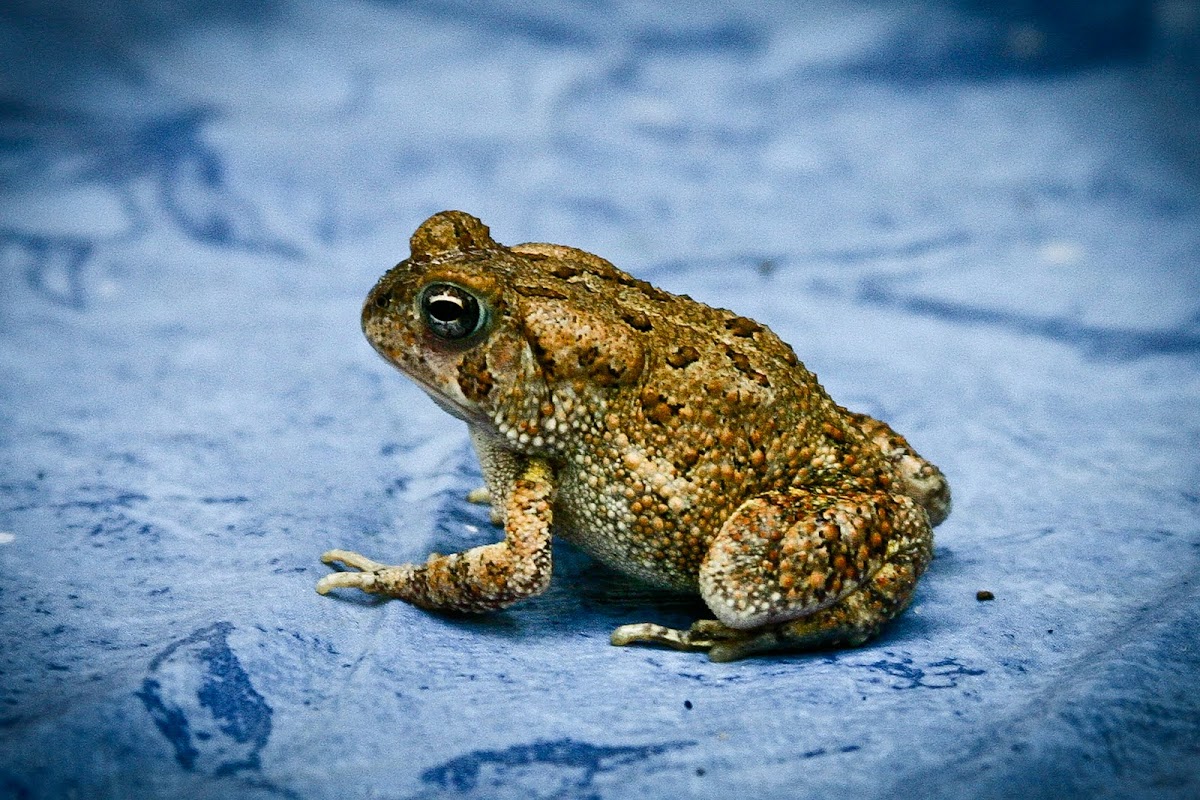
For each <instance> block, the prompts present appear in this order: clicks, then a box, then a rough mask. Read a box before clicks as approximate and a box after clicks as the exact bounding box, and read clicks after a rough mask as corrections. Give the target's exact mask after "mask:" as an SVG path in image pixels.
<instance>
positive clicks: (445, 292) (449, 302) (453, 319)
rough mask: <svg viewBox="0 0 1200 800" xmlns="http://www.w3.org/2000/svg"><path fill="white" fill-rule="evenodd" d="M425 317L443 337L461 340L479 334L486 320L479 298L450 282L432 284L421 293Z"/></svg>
mask: <svg viewBox="0 0 1200 800" xmlns="http://www.w3.org/2000/svg"><path fill="white" fill-rule="evenodd" d="M421 317H422V318H423V319H424V320H425V324H426V325H428V326H429V330H430V332H432V333H433V335H434V336H436V337H438V338H439V339H447V340H451V341H457V340H461V339H466V338H467V337H469V336H471V335H472V334H474V333H477V332H478V331H479V330H480V329H481V328H482V327H483V324H484V322H485V321H486V320H485V315H484V312H483V307H482V306H481V305H480V303H479V300H478V298H476V297H475V295H473V294H471V293H470V292H468V291H467V290H466V289H462V288H460V287H458V286H454V285H453V284H449V283H431V284H430V285H429V286H426V287H425V290H424V291H423V292H421Z"/></svg>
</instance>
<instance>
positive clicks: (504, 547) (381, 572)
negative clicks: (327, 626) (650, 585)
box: [317, 459, 554, 611]
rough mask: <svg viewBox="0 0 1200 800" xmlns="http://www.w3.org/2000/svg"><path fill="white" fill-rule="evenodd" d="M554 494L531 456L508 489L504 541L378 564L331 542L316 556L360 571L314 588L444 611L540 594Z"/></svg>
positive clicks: (546, 579)
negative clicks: (394, 599)
mask: <svg viewBox="0 0 1200 800" xmlns="http://www.w3.org/2000/svg"><path fill="white" fill-rule="evenodd" d="M553 498H554V483H553V478H552V475H551V472H550V468H549V466H548V465H547V464H546V462H544V461H542V460H540V459H534V460H531V461H530V462H529V464H528V465H526V467H525V469H524V470H523V471H522V472H521V474H520V477H518V478H517V480H516V482H515V483H514V485H513V489H512V492H511V493H509V496H508V503H507V506H506V515H505V517H506V522H505V526H504V541H502V542H497V543H496V544H488V545H483V546H481V547H472V548H471V549H470V550H465V551H463V552H461V553H453V554H451V555H448V556H441V555H436V554H435V555H432V556H430V557H429V560H428V561H426V562H425V563H424V564H419V565H418V564H401V565H398V566H385V565H383V564H379V563H377V562H375V561H372V560H370V559H368V558H365V557H363V556H360V555H358V554H357V553H350V552H347V551H345V550H330V551H329V552H328V553H325V554H324V555H323V556H321V560H322V561H324V562H325V563H326V564H332V563H342V564H345V565H346V566H348V567H353V568H354V569H357V570H359V571H358V572H335V573H333V574H332V575H326V576H325V577H324V578H322V579H321V580H320V581H319V582H318V583H317V592H319V593H320V594H327V593H329V591H330V590H332V589H335V588H355V589H361V590H362V591H364V592H370V593H372V594H382V595H387V596H389V597H398V598H400V599H401V600H406V601H408V602H409V603H412V604H413V605H417V606H420V607H422V608H431V609H437V610H445V611H493V610H495V609H498V608H504V607H505V606H509V605H512V604H513V603H515V602H517V601H518V600H523V599H525V598H526V597H533V596H534V595H537V594H541V593H542V592H543V591H545V590H546V587H547V586H549V585H550V569H551V559H550V522H551V515H552V506H553Z"/></svg>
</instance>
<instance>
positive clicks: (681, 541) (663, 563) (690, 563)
mask: <svg viewBox="0 0 1200 800" xmlns="http://www.w3.org/2000/svg"><path fill="white" fill-rule="evenodd" d="M554 533H555V534H556V535H558V536H561V537H562V538H563V539H565V540H567V541H568V542H570V543H571V544H573V545H575V546H577V547H579V548H580V549H581V550H583V551H584V552H586V553H587V554H588V555H590V556H592V558H595V559H596V560H597V561H601V562H603V563H604V564H606V565H608V566H609V567H612V568H613V569H615V570H617V571H618V572H621V573H624V574H625V575H628V576H630V577H632V578H636V579H637V580H639V581H642V582H643V583H646V584H648V585H650V586H655V587H658V588H663V589H674V590H677V591H685V592H697V591H698V582H697V581H698V575H699V571H700V562H701V561H703V560H704V554H705V553H706V552H707V551H708V541H709V540H710V539H711V537H703V536H700V535H699V534H698V533H697V532H696V531H695V530H693V531H691V532H690V533H691V535H690V536H684V535H680V536H676V535H674V534H673V533H672V532H670V531H669V530H667V528H666V526H664V527H663V530H661V531H658V530H655V523H654V521H653V519H652V518H647V517H645V516H641V517H639V516H638V515H635V514H634V513H633V512H632V511H630V510H629V508H628V507H627V503H626V502H625V501H624V498H621V503H619V504H617V503H609V504H600V503H595V502H586V503H571V502H569V501H566V502H564V498H563V497H562V495H560V496H559V501H558V502H557V503H556V504H555V513H554Z"/></svg>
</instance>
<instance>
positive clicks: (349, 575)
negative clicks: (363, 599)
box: [317, 550, 415, 594]
mask: <svg viewBox="0 0 1200 800" xmlns="http://www.w3.org/2000/svg"><path fill="white" fill-rule="evenodd" d="M321 561H322V562H324V563H326V564H343V565H345V566H347V567H350V568H352V569H356V570H359V571H358V572H334V573H332V574H329V575H326V576H325V577H324V578H321V580H319V581H317V594H329V592H330V591H332V590H334V589H361V590H362V591H364V592H370V593H372V594H383V593H387V592H388V591H389V587H394V586H396V585H397V584H400V583H404V582H407V581H409V580H411V579H412V573H413V571H414V570H415V567H414V566H413V565H412V564H402V565H400V566H395V567H392V566H388V565H387V564H380V563H379V562H378V561H372V560H371V559H369V558H367V557H366V556H364V555H359V554H358V553H352V552H350V551H349V550H330V551H329V552H327V553H325V554H323V555H322V556H321Z"/></svg>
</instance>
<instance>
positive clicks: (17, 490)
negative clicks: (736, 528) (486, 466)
mask: <svg viewBox="0 0 1200 800" xmlns="http://www.w3.org/2000/svg"><path fill="white" fill-rule="evenodd" d="M95 5H96V6H97V7H94V8H93V7H87V6H84V5H83V4H82V3H74V4H73V3H47V2H34V0H20V1H18V2H11V3H7V4H5V6H4V7H3V8H2V9H0V58H2V59H3V61H2V68H0V797H4V798H9V797H12V798H60V797H81V798H82V797H87V798H103V797H213V798H217V797H221V798H224V797H251V798H269V797H291V798H314V799H316V798H334V797H364V798H367V797H375V798H396V799H397V800H399V799H400V798H413V797H423V798H434V797H477V798H499V797H520V798H552V797H555V798H557V797H580V798H583V797H587V798H592V797H596V798H622V797H663V798H668V797H671V798H674V797H747V798H751V797H764V798H766V797H771V798H776V797H777V798H807V797H812V798H820V797H832V796H844V797H864V798H874V797H878V798H885V797H888V798H890V797H946V798H951V797H975V798H996V797H1060V798H1061V797H1067V798H1075V797H1078V798H1085V797H1086V798H1092V797H1155V798H1159V797H1162V798H1168V797H1172V798H1173V797H1180V798H1183V797H1196V796H1197V795H1200V691H1198V690H1197V686H1200V650H1198V649H1197V638H1198V635H1200V588H1198V586H1197V580H1198V579H1197V575H1198V574H1200V570H1198V566H1200V488H1198V486H1200V459H1198V457H1197V453H1198V450H1200V193H1198V192H1197V187H1198V185H1200V156H1198V154H1200V110H1198V109H1200V86H1198V83H1197V67H1198V65H1200V59H1198V57H1197V47H1196V45H1197V39H1198V36H1200V34H1198V31H1200V6H1198V4H1196V3H1194V2H1189V1H1188V0H1173V1H1168V0H1161V1H1160V2H1152V3H1140V2H1132V1H1122V0H1105V1H1103V2H1092V3H1083V2H1057V3H1048V4H1034V3H1025V2H1019V1H1018V0H1009V2H999V3H990V4H988V3H975V2H966V1H965V0H964V1H963V2H949V1H948V0H947V1H946V2H927V3H923V4H922V3H871V2H850V1H849V0H833V2H827V3H823V4H819V5H818V4H790V3H757V4H750V3H743V4H738V3H707V2H689V3H683V2H680V3H667V4H657V5H654V6H652V7H647V6H646V5H642V4H636V3H625V2H586V3H585V2H568V0H558V2H552V3H534V2H519V1H516V2H508V3H501V2H448V3H433V2H373V3H372V2H347V3H338V4H321V3H311V2H310V3H305V2H290V1H287V0H277V1H276V2H269V3H261V4H249V3H241V2H234V1H233V0H227V1H226V2H215V3H209V4H203V5H197V4H189V3H180V2H173V3H153V2H127V3H123V4H109V5H105V4H95ZM800 6H805V8H801V7H800ZM443 208H460V209H463V210H466V211H469V212H471V213H473V214H476V215H478V216H480V217H482V218H483V219H484V220H485V221H486V222H487V223H489V224H490V225H491V227H492V231H493V233H494V234H495V236H496V238H497V239H498V240H500V241H504V242H508V243H515V242H520V241H529V240H540V241H553V242H561V243H566V244H572V245H576V246H580V247H583V248H586V249H588V250H592V251H594V252H597V253H599V254H601V255H604V256H606V257H608V258H610V259H611V260H613V261H614V262H615V263H617V264H618V265H619V266H621V267H623V268H625V269H627V270H629V271H631V272H633V273H635V274H637V275H638V276H640V277H644V278H647V279H649V280H652V281H654V282H656V283H659V284H660V285H662V286H664V287H665V288H667V289H670V290H673V291H677V292H687V293H689V294H691V295H693V296H695V297H697V298H698V299H701V300H705V301H709V302H712V303H715V304H719V305H723V306H727V307H731V308H734V309H736V310H737V311H738V312H739V313H742V314H746V315H749V316H752V317H754V318H757V319H759V320H761V321H763V322H766V323H768V324H769V325H770V326H771V327H772V328H773V329H774V330H775V331H776V332H778V333H779V334H780V335H781V336H783V337H784V338H785V339H786V340H788V341H789V342H791V343H792V344H793V345H794V346H795V349H796V351H797V352H798V353H799V354H800V356H801V358H802V359H803V360H804V361H805V362H806V364H807V365H808V366H809V367H811V368H812V369H814V370H815V371H816V372H817V373H818V374H819V375H820V376H821V378H822V381H823V382H824V384H825V385H826V386H827V387H828V388H829V389H830V390H831V392H832V393H833V395H834V396H835V397H836V398H837V399H838V400H840V401H841V402H843V403H844V404H847V405H849V406H851V407H853V408H856V409H859V410H862V411H866V412H869V413H871V414H873V415H876V416H880V417H882V418H884V419H887V420H889V421H890V422H892V423H893V424H894V425H895V426H896V427H897V429H898V430H900V431H902V432H903V433H905V434H906V435H908V436H909V438H910V439H911V440H912V441H913V443H914V444H915V445H916V446H917V448H918V449H920V450H921V451H922V453H924V454H925V455H927V456H929V457H930V458H931V459H932V460H933V461H935V462H936V463H938V464H939V465H940V466H942V467H943V468H944V469H945V471H946V473H947V474H948V475H949V477H950V480H951V483H952V485H953V487H954V490H955V500H956V507H955V511H954V513H953V514H952V515H951V517H950V519H949V521H948V522H947V523H946V524H945V525H943V526H942V527H941V528H939V529H938V531H937V557H936V559H935V561H934V563H933V565H932V567H931V569H930V571H929V573H928V575H927V576H926V578H925V579H924V581H923V583H922V585H921V588H920V590H919V592H918V595H917V599H916V603H915V606H914V607H913V608H912V609H911V610H910V612H909V613H908V614H906V615H905V617H903V618H902V619H901V620H900V621H899V622H898V623H897V624H896V625H894V626H893V627H891V628H890V629H889V630H888V632H887V633H886V635H885V636H883V637H882V638H881V639H879V640H878V641H876V642H873V643H871V644H870V645H868V646H867V647H864V648H862V649H858V650H848V651H840V652H833V653H820V654H815V655H802V656H788V657H783V656H780V657H775V658H764V659H757V660H752V661H747V662H740V663H734V664H711V663H709V662H708V661H706V660H705V659H704V658H703V657H700V656H697V655H695V654H681V653H674V652H668V651H661V650H653V649H617V648H613V647H610V646H609V644H608V634H609V632H610V630H611V629H612V628H613V627H614V626H616V625H618V624H622V623H626V622H640V621H648V620H655V621H662V622H666V623H673V624H684V623H686V622H688V621H689V620H690V619H691V618H692V617H694V616H695V615H696V614H698V613H699V611H700V609H699V608H698V607H697V606H696V605H695V604H694V603H691V602H689V601H686V600H680V599H678V598H674V597H671V596H666V595H661V594H657V593H654V592H649V591H646V590H644V589H641V588H639V587H637V586H636V585H633V584H631V583H629V582H628V581H626V580H624V579H622V578H621V577H619V576H617V575H615V574H614V573H612V572H609V571H607V570H605V569H603V568H601V567H599V566H597V565H595V564H593V563H592V562H590V561H589V560H588V559H587V558H586V557H584V556H582V555H580V554H579V553H577V552H574V551H571V550H570V549H569V548H565V547H564V548H562V549H560V550H558V551H557V552H556V558H557V563H556V574H555V581H554V584H553V586H552V588H551V589H550V591H549V592H548V593H547V594H546V595H544V596H542V597H539V598H537V599H534V600H532V601H529V602H526V603H524V604H521V605H518V606H516V607H514V608H513V609H511V610H509V611H507V612H504V613H501V614H495V615H492V616H488V617H483V618H478V619H461V618H454V617H445V616H437V615H431V614H428V613H424V612H421V611H418V610H415V609H413V608H410V607H408V606H406V605H404V604H401V603H386V602H376V601H374V600H371V599H368V598H365V597H358V596H355V595H354V594H353V593H350V594H345V595H343V596H341V597H340V598H337V599H331V598H321V597H318V596H317V595H316V594H315V593H314V591H313V584H314V583H315V581H316V580H317V579H318V578H319V577H320V576H321V575H323V574H325V573H326V572H327V568H325V567H323V566H322V565H321V564H319V563H318V561H317V556H318V555H319V554H320V553H321V552H322V551H324V550H326V549H328V548H330V547H348V548H351V549H355V550H360V551H363V552H366V553H370V554H372V555H375V556H378V557H382V558H385V559H387V560H394V561H399V560H406V559H420V558H422V557H424V555H425V554H426V553H427V552H429V551H430V550H438V551H441V552H446V551H449V550H452V549H457V548H462V547H466V546H470V545H472V544H476V543H481V542H484V541H488V540H489V539H494V538H496V536H497V533H496V532H495V531H494V530H493V529H491V527H490V526H489V524H488V523H487V520H486V514H485V512H483V511H482V510H481V509H479V508H476V507H473V506H468V505H467V504H466V503H465V502H464V501H463V499H462V498H463V495H464V493H465V492H466V491H467V490H468V489H470V488H472V487H473V486H474V485H476V483H477V482H478V480H479V475H478V468H477V466H476V464H475V460H474V457H473V455H472V453H471V451H470V448H469V445H468V443H467V437H466V431H465V429H463V427H462V426H461V425H460V424H459V423H457V422H455V421H454V420H452V419H450V418H449V417H447V416H446V415H445V414H443V413H442V412H440V411H439V410H438V409H437V408H435V407H434V406H433V405H432V404H431V403H430V402H429V401H428V400H426V399H425V398H424V396H423V395H422V394H421V393H420V392H419V391H418V390H417V389H416V388H415V387H414V386H413V385H411V384H409V383H408V382H406V381H405V380H403V379H402V378H401V377H400V376H399V375H397V374H395V373H393V372H392V371H390V370H389V368H388V367H387V366H386V365H385V364H383V363H382V362H380V361H379V360H378V359H377V358H376V357H374V355H373V354H372V353H371V351H370V349H369V347H368V346H367V345H366V343H365V341H364V340H363V339H362V337H361V335H360V333H359V331H358V321H357V317H358V310H359V304H360V302H361V299H362V297H363V296H364V294H365V293H366V291H367V289H368V288H369V287H370V285H371V284H372V283H373V282H374V280H375V278H376V277H377V276H378V275H379V274H381V273H382V272H383V271H384V270H385V269H386V268H387V267H389V266H391V265H392V264H394V263H395V262H396V261H398V260H400V259H401V258H403V257H404V256H405V255H406V254H407V237H408V234H409V233H410V232H411V231H412V230H413V228H414V227H415V226H416V225H417V224H418V223H419V222H420V221H421V220H422V219H424V218H425V217H426V216H427V215H429V214H430V213H432V212H435V211H438V210H441V209H443ZM980 589H987V590H990V591H992V592H994V593H995V597H996V599H995V600H994V601H992V602H986V603H985V602H977V601H976V599H975V593H976V591H977V590H980Z"/></svg>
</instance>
